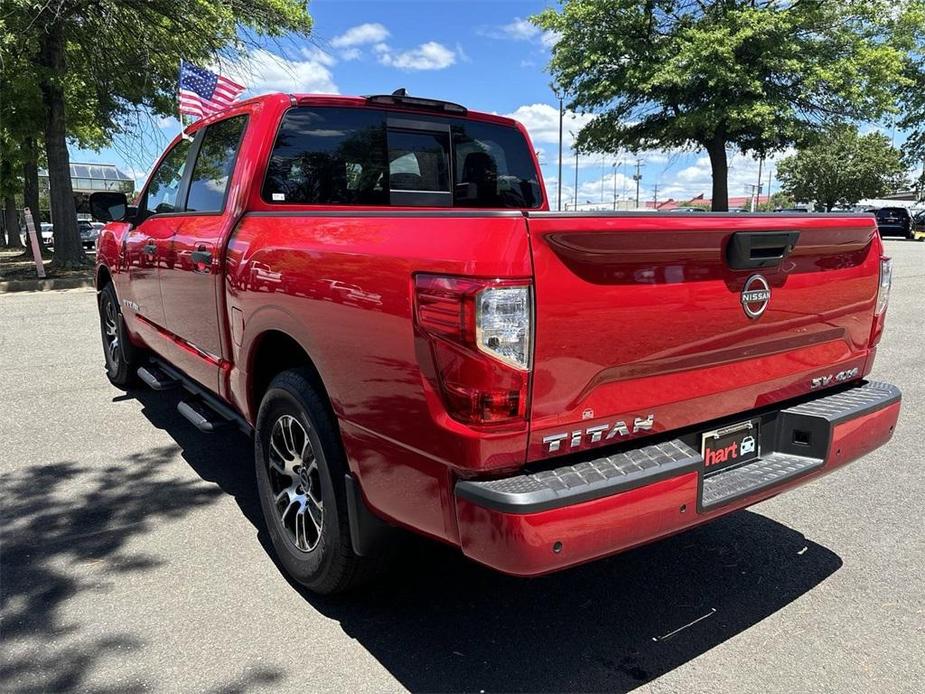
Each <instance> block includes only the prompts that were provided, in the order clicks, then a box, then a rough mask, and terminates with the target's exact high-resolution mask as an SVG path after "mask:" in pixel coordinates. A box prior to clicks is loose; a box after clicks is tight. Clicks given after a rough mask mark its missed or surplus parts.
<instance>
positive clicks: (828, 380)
mask: <svg viewBox="0 0 925 694" xmlns="http://www.w3.org/2000/svg"><path fill="white" fill-rule="evenodd" d="M857 375H858V368H857V367H854V368H853V369H845V370H844V371H839V372H838V373H834V374H827V375H825V376H817V377H816V378H814V379H813V380H812V381H810V382H809V387H810V390H816V388H824V387H826V386H830V385H832V384H833V383H844V382H845V381H850V380H851V379H852V378H854V377H855V376H857Z"/></svg>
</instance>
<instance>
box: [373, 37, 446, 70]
mask: <svg viewBox="0 0 925 694" xmlns="http://www.w3.org/2000/svg"><path fill="white" fill-rule="evenodd" d="M373 49H374V50H375V51H376V53H377V54H378V58H379V62H380V63H381V64H383V65H387V66H389V67H394V68H398V69H399V70H442V69H444V68H447V67H449V66H450V65H452V64H453V63H455V62H456V53H455V52H454V51H453V50H451V49H449V48H447V47H446V46H444V45H443V44H442V43H438V42H436V41H428V42H427V43H422V44H421V45H420V46H418V47H417V48H411V49H409V50H406V51H395V50H393V49H392V48H390V47H389V46H388V45H387V44H384V43H379V44H376V45H375V46H374V47H373Z"/></svg>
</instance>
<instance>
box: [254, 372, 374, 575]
mask: <svg viewBox="0 0 925 694" xmlns="http://www.w3.org/2000/svg"><path fill="white" fill-rule="evenodd" d="M254 459H255V463H256V467H257V470H256V472H257V487H258V492H259V496H260V506H261V508H262V510H263V515H264V520H265V521H266V525H267V529H268V531H269V533H270V539H271V540H272V542H273V547H274V549H275V550H276V554H277V557H278V558H279V561H280V564H282V566H283V568H284V569H285V570H286V572H287V573H288V574H289V575H290V576H292V578H294V579H295V580H296V581H298V582H299V583H301V584H302V585H304V586H305V587H307V588H309V589H311V590H313V591H315V592H317V593H336V592H340V591H343V590H346V589H347V588H350V587H352V586H353V585H356V584H357V583H359V582H361V581H363V580H364V579H365V578H367V577H368V576H369V575H370V574H371V573H372V572H373V571H374V570H375V568H376V566H375V563H376V562H375V560H373V559H371V558H366V557H360V556H358V555H357V554H356V553H354V551H353V547H352V545H351V542H350V525H349V519H348V517H347V501H346V491H345V482H344V479H345V475H346V473H347V464H346V457H345V455H344V452H343V448H342V445H341V443H340V438H339V436H338V433H337V430H336V428H335V425H334V421H333V418H332V416H331V414H330V413H329V411H328V409H327V407H326V406H325V403H324V400H323V399H322V398H321V396H320V395H319V394H318V392H317V391H316V390H315V388H314V387H313V385H312V383H311V380H310V378H309V375H308V373H307V372H306V371H304V370H301V369H293V370H290V371H284V372H283V373H281V374H279V375H278V376H276V378H274V379H273V381H272V382H271V383H270V387H269V389H268V390H267V393H266V395H264V397H263V401H262V402H261V403H260V410H259V412H258V414H257V426H256V436H255V438H254Z"/></svg>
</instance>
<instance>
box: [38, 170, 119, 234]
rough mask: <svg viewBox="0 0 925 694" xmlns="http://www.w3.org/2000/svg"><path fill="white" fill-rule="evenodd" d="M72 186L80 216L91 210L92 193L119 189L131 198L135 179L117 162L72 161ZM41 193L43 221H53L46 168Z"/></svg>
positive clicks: (41, 177)
mask: <svg viewBox="0 0 925 694" xmlns="http://www.w3.org/2000/svg"><path fill="white" fill-rule="evenodd" d="M71 187H72V188H73V189H74V202H75V203H76V204H77V213H78V216H80V215H86V214H89V212H90V207H89V203H88V201H89V198H90V193H95V192H97V191H99V190H117V191H122V192H123V193H125V194H126V195H127V196H128V197H129V198H131V197H132V195H133V194H134V193H135V179H133V178H132V177H131V176H129V175H128V174H127V173H125V172H124V171H122V170H121V169H119V168H118V167H117V166H116V165H115V164H83V163H80V162H71ZM39 195H40V196H41V201H42V221H51V220H50V219H49V218H48V172H47V171H45V170H41V171H39Z"/></svg>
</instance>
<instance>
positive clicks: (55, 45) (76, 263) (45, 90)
mask: <svg viewBox="0 0 925 694" xmlns="http://www.w3.org/2000/svg"><path fill="white" fill-rule="evenodd" d="M39 61H40V63H41V65H42V67H44V68H45V70H44V71H43V73H42V79H41V82H40V85H39V86H40V87H41V90H42V106H43V107H44V110H45V155H46V157H47V159H48V184H49V187H50V189H51V190H50V191H49V194H50V196H49V197H50V202H51V218H52V222H53V223H54V229H55V231H54V234H55V255H54V260H53V265H55V266H57V267H62V268H73V267H83V266H85V265H86V264H87V256H86V254H85V253H84V250H83V246H82V244H81V243H80V233H79V232H78V230H77V207H76V205H75V204H74V190H73V188H71V161H70V156H69V155H68V151H67V124H66V121H65V113H64V91H63V90H62V89H61V85H60V84H59V82H58V80H59V79H61V78H62V77H64V76H65V75H66V72H65V67H64V34H63V32H62V30H61V24H60V23H59V22H53V23H52V24H50V25H49V26H47V27H45V31H44V32H43V33H42V34H41V41H40V51H39Z"/></svg>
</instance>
